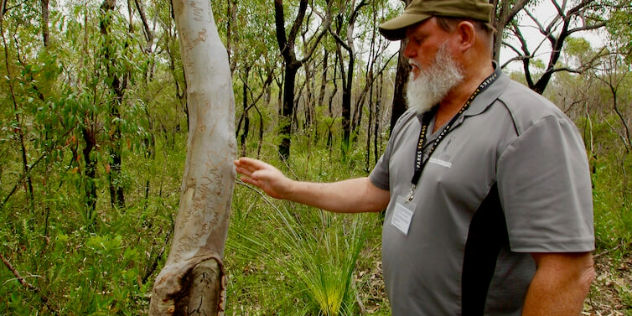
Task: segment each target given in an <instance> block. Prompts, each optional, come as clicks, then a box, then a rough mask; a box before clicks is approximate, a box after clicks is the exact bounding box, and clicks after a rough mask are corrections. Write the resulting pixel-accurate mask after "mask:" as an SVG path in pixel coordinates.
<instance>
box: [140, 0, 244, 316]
mask: <svg viewBox="0 0 632 316" xmlns="http://www.w3.org/2000/svg"><path fill="white" fill-rule="evenodd" d="M173 9H174V10H173V11H174V17H175V21H176V27H177V30H178V34H179V37H180V47H181V54H182V63H183V65H184V68H185V74H186V80H187V94H188V98H187V100H188V108H189V120H190V124H189V139H188V143H187V158H186V163H185V169H184V177H183V181H182V195H181V197H180V209H179V211H178V217H177V219H176V225H175V232H174V240H173V244H172V246H171V251H170V253H169V257H168V258H167V262H166V263H165V267H164V268H163V269H162V271H161V272H160V274H159V275H158V277H157V278H156V282H155V284H154V289H153V292H152V297H151V303H150V306H149V314H150V315H223V314H224V305H225V304H224V302H225V293H226V283H225V272H224V265H223V256H224V246H225V241H226V234H227V232H228V218H229V213H230V204H231V199H232V195H233V188H234V184H235V171H234V168H233V160H234V159H235V153H236V140H235V123H234V116H235V100H234V96H233V90H232V86H231V83H232V81H231V76H230V68H229V64H228V55H227V52H226V49H225V48H224V46H223V44H222V42H221V41H220V38H219V35H218V33H217V27H216V26H215V21H214V19H213V13H212V10H211V5H210V2H209V1H204V0H188V1H186V2H185V1H183V0H173Z"/></svg>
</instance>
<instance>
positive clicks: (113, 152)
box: [100, 0, 128, 208]
mask: <svg viewBox="0 0 632 316" xmlns="http://www.w3.org/2000/svg"><path fill="white" fill-rule="evenodd" d="M115 7H116V0H104V1H103V3H102V4H101V22H100V28H101V34H102V35H103V37H104V39H105V44H104V48H103V49H104V56H103V59H104V63H105V67H106V69H107V77H108V79H109V80H110V82H111V83H110V85H109V88H110V90H111V92H112V95H113V100H112V103H111V104H110V122H112V125H111V126H110V145H109V148H108V152H109V155H110V159H111V162H112V164H111V166H110V169H109V172H108V182H109V187H110V204H111V206H112V207H117V208H124V207H125V195H124V192H123V185H122V175H121V172H122V166H121V165H122V157H121V155H122V145H121V138H122V133H121V106H122V104H123V96H124V94H125V89H127V80H128V79H127V78H128V74H127V73H125V74H123V75H122V77H123V78H122V80H121V74H119V73H117V71H116V69H117V67H118V65H117V62H118V61H117V60H116V57H115V56H116V55H117V49H116V47H115V46H116V45H118V44H117V43H115V42H114V41H113V40H112V38H111V37H110V24H111V19H112V15H113V11H114V8H115Z"/></svg>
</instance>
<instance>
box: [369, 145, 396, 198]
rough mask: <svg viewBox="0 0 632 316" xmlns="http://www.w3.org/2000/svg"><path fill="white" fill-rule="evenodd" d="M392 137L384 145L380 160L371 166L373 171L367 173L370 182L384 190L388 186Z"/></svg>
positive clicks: (387, 188)
mask: <svg viewBox="0 0 632 316" xmlns="http://www.w3.org/2000/svg"><path fill="white" fill-rule="evenodd" d="M393 138H394V137H391V138H390V139H389V140H388V144H387V145H386V149H385V150H384V153H383V154H382V157H380V160H378V161H377V164H376V165H375V168H373V171H371V175H369V180H371V183H373V185H374V186H376V187H378V188H379V189H382V190H386V191H388V190H389V188H390V185H389V174H388V162H389V160H390V157H391V151H392V147H393Z"/></svg>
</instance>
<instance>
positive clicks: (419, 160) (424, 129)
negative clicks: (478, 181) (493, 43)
mask: <svg viewBox="0 0 632 316" xmlns="http://www.w3.org/2000/svg"><path fill="white" fill-rule="evenodd" d="M498 75H499V72H498V71H494V73H493V74H491V75H490V76H489V77H487V78H486V79H485V80H483V82H482V83H481V84H480V85H479V86H478V88H476V90H475V91H474V93H472V95H471V96H470V98H469V99H467V102H465V104H464V105H463V107H461V109H460V110H459V112H458V113H457V114H456V115H454V117H452V119H451V120H450V122H448V124H446V125H445V127H444V128H443V130H442V131H441V134H439V136H437V138H436V139H435V140H434V142H432V147H430V150H429V151H428V159H426V161H424V160H423V156H424V152H423V148H424V145H425V144H426V134H427V133H428V126H429V125H430V120H432V118H433V117H434V116H435V115H436V112H437V110H436V109H435V110H433V111H432V112H429V113H426V114H425V115H424V117H423V120H422V122H421V132H419V141H418V142H417V151H416V153H415V174H414V175H413V178H412V180H411V182H412V187H411V188H410V192H409V194H408V201H412V200H413V197H414V194H415V188H416V187H417V183H418V182H419V179H420V178H421V173H422V172H423V170H424V168H425V167H426V164H427V163H428V160H430V156H432V153H433V152H434V151H435V149H437V146H439V144H440V143H441V141H442V140H443V139H444V138H445V136H446V135H447V134H448V133H449V132H450V129H451V128H452V126H453V125H454V123H456V121H457V120H458V119H459V117H460V116H461V114H463V112H465V111H466V110H467V109H468V108H469V107H470V104H472V101H474V98H476V96H477V95H479V94H480V93H481V92H483V91H484V90H485V89H487V87H489V86H490V85H491V84H492V83H494V81H496V79H497V78H498Z"/></svg>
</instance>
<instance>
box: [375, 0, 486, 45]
mask: <svg viewBox="0 0 632 316" xmlns="http://www.w3.org/2000/svg"><path fill="white" fill-rule="evenodd" d="M493 9H494V6H493V5H492V4H490V3H489V2H488V1H487V0H412V2H410V4H409V5H408V6H406V9H404V13H402V14H401V15H400V16H398V17H396V18H393V19H391V20H388V21H386V22H384V23H382V24H381V25H380V26H379V28H380V33H382V35H383V36H384V37H386V38H387V39H389V40H391V41H397V40H401V39H404V38H406V28H407V27H409V26H411V25H415V24H417V23H419V22H422V21H425V20H427V19H429V18H431V17H433V16H442V17H452V18H465V19H472V20H479V21H483V22H486V23H490V22H491V14H492V11H493Z"/></svg>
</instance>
